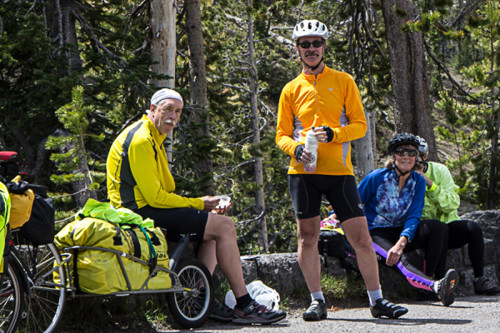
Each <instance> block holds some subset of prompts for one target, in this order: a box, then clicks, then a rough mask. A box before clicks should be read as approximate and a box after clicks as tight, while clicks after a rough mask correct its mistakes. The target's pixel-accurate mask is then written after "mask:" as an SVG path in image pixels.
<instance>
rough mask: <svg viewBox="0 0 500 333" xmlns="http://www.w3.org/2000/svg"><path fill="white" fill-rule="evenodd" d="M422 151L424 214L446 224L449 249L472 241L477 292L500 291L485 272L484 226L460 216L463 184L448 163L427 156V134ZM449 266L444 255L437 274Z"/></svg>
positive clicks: (471, 253) (442, 272)
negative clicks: (459, 185)
mask: <svg viewBox="0 0 500 333" xmlns="http://www.w3.org/2000/svg"><path fill="white" fill-rule="evenodd" d="M419 153H420V154H419V158H418V163H419V165H421V166H422V168H421V170H418V169H417V170H416V171H417V172H419V173H420V174H421V175H422V176H423V177H424V179H425V184H426V186H427V187H426V192H425V204H424V210H423V212H422V217H423V218H427V219H437V220H440V221H441V222H443V223H444V224H445V225H446V227H447V229H448V249H458V248H461V247H463V246H465V245H466V244H467V245H468V252H469V259H470V261H471V263H472V268H473V270H474V292H475V293H476V294H479V295H482V294H486V295H497V294H500V287H498V285H496V283H495V281H493V280H491V279H489V278H488V277H486V276H485V275H484V238H483V231H482V230H481V227H480V226H479V224H477V223H476V222H474V221H469V220H462V219H460V217H458V207H459V206H460V196H459V195H458V193H457V192H458V189H459V187H458V186H457V185H455V182H454V181H453V178H452V176H451V173H450V170H448V168H447V167H446V166H445V165H444V164H440V163H437V162H431V161H428V160H427V156H428V154H429V145H428V144H427V141H425V139H424V138H420V147H419ZM445 266H446V257H442V258H441V260H440V263H439V264H438V266H437V269H436V277H441V276H444V272H445Z"/></svg>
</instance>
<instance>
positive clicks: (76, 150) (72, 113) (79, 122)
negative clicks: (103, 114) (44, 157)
mask: <svg viewBox="0 0 500 333" xmlns="http://www.w3.org/2000/svg"><path fill="white" fill-rule="evenodd" d="M83 93H84V89H83V87H82V86H76V87H75V88H73V91H72V101H71V102H70V103H68V104H66V105H64V106H62V107H61V108H59V109H58V110H57V111H56V115H57V117H58V119H59V121H60V122H61V123H62V124H63V125H64V128H65V130H66V132H65V133H64V134H63V135H60V136H50V137H49V139H48V140H47V143H46V147H47V149H50V150H52V151H54V150H58V151H62V152H60V153H52V154H51V160H52V161H54V163H55V164H56V166H57V169H58V171H59V173H58V174H54V175H52V176H51V180H52V181H53V182H54V183H56V184H58V185H62V184H77V189H79V191H78V192H77V193H72V195H75V196H76V201H77V205H78V207H83V205H84V204H85V202H86V201H87V199H89V198H97V191H98V190H99V189H100V187H101V184H102V183H104V181H105V177H106V175H105V173H104V170H105V165H104V164H103V163H101V162H99V161H98V160H95V159H94V158H92V155H91V152H90V151H88V149H87V144H88V141H89V140H93V141H102V140H103V139H104V134H103V133H101V134H99V135H96V134H91V133H89V132H88V129H89V125H90V123H89V121H88V120H87V116H88V114H89V113H90V112H93V111H94V106H92V105H85V102H84V96H83Z"/></svg>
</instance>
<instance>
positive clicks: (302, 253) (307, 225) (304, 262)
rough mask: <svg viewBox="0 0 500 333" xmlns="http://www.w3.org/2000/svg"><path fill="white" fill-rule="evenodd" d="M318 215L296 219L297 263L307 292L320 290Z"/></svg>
mask: <svg viewBox="0 0 500 333" xmlns="http://www.w3.org/2000/svg"><path fill="white" fill-rule="evenodd" d="M319 224H320V217H319V216H316V217H312V218H309V219H298V220H297V242H298V251H297V252H298V257H299V265H300V269H301V270H302V275H304V279H305V280H306V284H307V287H308V288H309V292H311V293H314V292H317V291H321V261H320V258H319V252H318V238H319Z"/></svg>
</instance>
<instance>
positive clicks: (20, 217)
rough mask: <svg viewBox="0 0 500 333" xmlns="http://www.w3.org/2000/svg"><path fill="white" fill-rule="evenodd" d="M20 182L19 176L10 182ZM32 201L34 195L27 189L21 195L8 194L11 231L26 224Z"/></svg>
mask: <svg viewBox="0 0 500 333" xmlns="http://www.w3.org/2000/svg"><path fill="white" fill-rule="evenodd" d="M20 180H21V176H17V177H16V178H14V179H13V180H12V181H13V182H15V183H18V182H19V181H20ZM34 200H35V193H34V192H33V190H31V189H27V190H26V191H25V192H24V193H21V194H16V193H11V194H10V201H11V208H10V219H9V224H10V228H11V229H16V228H20V227H22V226H23V225H24V224H25V223H26V222H28V220H29V219H30V217H31V209H32V208H33V201H34Z"/></svg>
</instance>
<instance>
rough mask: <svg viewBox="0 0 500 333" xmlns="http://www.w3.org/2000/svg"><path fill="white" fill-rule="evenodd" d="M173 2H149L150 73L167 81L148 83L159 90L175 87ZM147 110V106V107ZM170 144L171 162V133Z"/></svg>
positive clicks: (169, 158) (175, 49)
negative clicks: (165, 76)
mask: <svg viewBox="0 0 500 333" xmlns="http://www.w3.org/2000/svg"><path fill="white" fill-rule="evenodd" d="M175 19H176V18H175V0H151V21H150V24H151V32H152V40H151V58H152V59H153V62H154V65H153V66H151V71H153V72H155V73H158V74H164V75H168V76H169V79H164V80H155V81H153V82H150V83H151V84H152V85H153V86H155V87H157V88H158V89H160V88H174V86H175V53H176V51H177V47H176V37H175V21H176V20H175ZM147 108H149V105H147ZM168 138H169V142H170V144H169V145H168V147H167V156H168V160H169V161H171V160H172V133H170V134H169V135H168Z"/></svg>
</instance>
